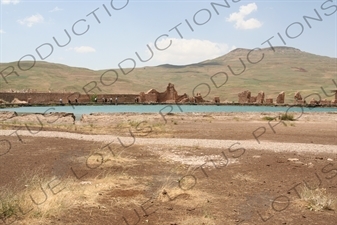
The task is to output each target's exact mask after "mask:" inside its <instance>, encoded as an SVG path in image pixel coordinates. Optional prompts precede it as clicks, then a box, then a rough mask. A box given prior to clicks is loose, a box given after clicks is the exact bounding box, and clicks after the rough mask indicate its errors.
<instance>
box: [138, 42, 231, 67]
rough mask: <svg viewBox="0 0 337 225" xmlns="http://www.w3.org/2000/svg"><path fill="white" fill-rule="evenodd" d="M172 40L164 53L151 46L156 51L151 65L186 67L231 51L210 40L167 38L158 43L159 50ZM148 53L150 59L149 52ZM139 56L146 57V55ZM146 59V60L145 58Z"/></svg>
mask: <svg viewBox="0 0 337 225" xmlns="http://www.w3.org/2000/svg"><path fill="white" fill-rule="evenodd" d="M170 40H171V41H172V45H171V46H170V47H169V48H168V49H166V50H163V51H158V50H157V49H156V48H155V47H154V44H153V43H150V44H149V45H150V46H151V48H152V50H153V51H154V57H153V59H151V63H154V64H156V65H158V64H174V65H186V64H192V63H198V62H201V61H204V60H208V59H213V58H216V57H220V56H222V55H224V54H226V53H228V52H229V50H230V47H229V46H228V45H227V44H223V43H214V42H211V41H208V40H198V39H176V38H166V39H162V40H160V41H158V42H157V46H158V48H165V47H167V46H168V45H169V43H170ZM146 52H147V54H148V57H149V56H150V53H149V50H147V51H146ZM139 55H140V56H143V57H144V55H145V54H139ZM144 59H146V58H145V57H144Z"/></svg>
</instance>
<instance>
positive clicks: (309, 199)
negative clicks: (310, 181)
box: [300, 186, 337, 211]
mask: <svg viewBox="0 0 337 225" xmlns="http://www.w3.org/2000/svg"><path fill="white" fill-rule="evenodd" d="M300 196H301V200H302V201H304V203H305V207H306V208H308V209H309V210H311V211H321V210H336V209H337V208H336V206H337V204H336V203H337V202H336V200H337V199H336V197H335V196H333V195H331V194H329V193H327V192H326V189H324V188H317V189H315V190H310V189H309V188H308V187H306V186H304V187H303V188H302V190H301V192H300Z"/></svg>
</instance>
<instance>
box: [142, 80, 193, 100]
mask: <svg viewBox="0 0 337 225" xmlns="http://www.w3.org/2000/svg"><path fill="white" fill-rule="evenodd" d="M136 101H137V102H157V103H174V102H187V101H189V98H188V96H187V94H186V93H185V94H183V95H178V92H177V91H176V90H175V88H174V84H171V83H169V84H168V85H167V87H166V90H165V91H164V92H158V91H157V90H155V89H150V90H148V91H147V92H146V93H144V92H141V93H140V94H139V96H138V97H137V99H136Z"/></svg>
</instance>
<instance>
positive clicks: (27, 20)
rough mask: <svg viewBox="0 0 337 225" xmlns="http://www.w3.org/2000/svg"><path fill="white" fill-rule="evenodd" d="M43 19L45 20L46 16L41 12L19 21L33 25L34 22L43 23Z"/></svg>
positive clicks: (22, 23)
mask: <svg viewBox="0 0 337 225" xmlns="http://www.w3.org/2000/svg"><path fill="white" fill-rule="evenodd" d="M43 21H44V18H43V16H41V15H40V14H35V15H32V16H30V17H26V18H24V19H23V20H18V22H19V23H20V24H21V25H26V26H28V27H32V26H33V25H34V24H36V23H42V22H43Z"/></svg>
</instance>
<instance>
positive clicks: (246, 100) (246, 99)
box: [238, 90, 251, 104]
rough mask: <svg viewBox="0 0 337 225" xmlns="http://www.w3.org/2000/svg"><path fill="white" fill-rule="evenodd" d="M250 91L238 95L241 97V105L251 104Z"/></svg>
mask: <svg viewBox="0 0 337 225" xmlns="http://www.w3.org/2000/svg"><path fill="white" fill-rule="evenodd" d="M250 95H251V93H250V91H248V90H246V91H243V92H241V93H239V94H238V97H239V103H241V104H244V103H249V101H250Z"/></svg>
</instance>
